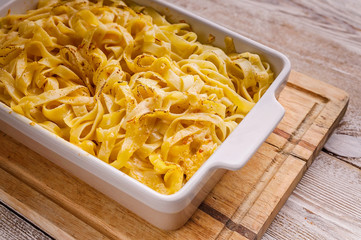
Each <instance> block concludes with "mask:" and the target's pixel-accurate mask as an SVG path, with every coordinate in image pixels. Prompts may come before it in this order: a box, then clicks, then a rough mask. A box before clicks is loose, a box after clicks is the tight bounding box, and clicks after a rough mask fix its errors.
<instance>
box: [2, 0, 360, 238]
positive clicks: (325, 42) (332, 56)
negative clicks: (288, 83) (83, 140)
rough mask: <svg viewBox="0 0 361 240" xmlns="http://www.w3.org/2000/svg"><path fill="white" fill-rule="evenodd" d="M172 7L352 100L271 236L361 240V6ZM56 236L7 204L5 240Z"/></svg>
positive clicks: (273, 1) (217, 0) (245, 1)
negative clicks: (273, 52) (283, 58)
mask: <svg viewBox="0 0 361 240" xmlns="http://www.w3.org/2000/svg"><path fill="white" fill-rule="evenodd" d="M168 1H169V2H172V3H174V4H177V5H179V6H181V7H183V8H186V9H188V10H189V11H192V12H194V13H196V14H198V15H200V16H202V17H205V18H208V19H210V20H212V21H215V22H217V23H219V24H221V25H224V26H226V27H228V28H230V29H232V30H234V31H236V32H239V33H241V34H242V35H245V36H247V37H250V38H252V39H254V40H256V41H259V42H261V43H263V44H265V45H268V46H270V47H272V48H275V49H277V50H279V51H281V52H283V53H284V54H286V55H287V56H288V57H289V58H290V60H291V62H292V68H293V69H294V70H296V71H299V72H301V73H304V74H307V75H309V76H311V77H313V78H317V79H320V80H323V81H325V82H328V83H330V84H333V85H335V86H337V87H339V88H341V89H344V90H345V91H347V92H348V93H349V94H350V104H349V107H348V110H347V112H346V115H345V117H344V118H343V120H342V121H341V123H340V125H339V126H338V127H337V129H336V130H335V132H334V134H333V135H332V137H331V138H330V139H329V141H328V142H327V143H326V145H325V147H324V149H323V151H322V152H321V153H320V155H319V156H318V157H317V158H316V160H315V161H314V163H313V164H312V166H311V167H310V168H309V170H308V171H307V173H306V174H305V176H304V177H303V179H302V180H301V182H300V183H299V184H298V186H297V188H296V189H295V191H294V192H293V194H292V195H291V197H290V198H289V200H288V201H287V202H286V204H285V205H284V207H283V208H282V210H281V211H280V213H279V214H278V215H277V217H276V218H275V220H274V221H273V223H272V224H271V226H270V227H269V229H268V230H267V232H266V233H265V235H264V237H263V238H264V239H361V66H360V63H361V61H360V59H361V14H360V12H361V1H358V0H345V1H337V0H328V1H325V0H319V1H315V0H308V1H305V0H301V1H295V0H291V1H290V0H260V1H251V0H197V1H194V0H181V1H180V0H168ZM44 230H45V231H44ZM49 238H50V236H48V235H47V234H46V229H43V230H41V229H39V228H37V227H36V226H35V225H33V224H32V223H31V222H29V221H27V220H26V219H24V218H22V217H21V216H20V215H19V214H18V213H16V212H14V211H12V210H10V209H9V208H8V207H7V206H6V205H4V204H1V203H0V239H49Z"/></svg>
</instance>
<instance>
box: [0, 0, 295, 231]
mask: <svg viewBox="0 0 361 240" xmlns="http://www.w3.org/2000/svg"><path fill="white" fill-rule="evenodd" d="M134 2H136V3H138V4H140V5H143V6H150V7H153V8H154V9H156V10H157V11H159V12H161V13H162V14H164V15H165V16H167V19H168V20H169V21H170V22H179V21H186V22H187V23H189V24H190V25H191V26H192V29H193V31H194V32H196V33H197V34H198V36H199V40H200V42H203V43H205V42H206V39H207V38H208V36H209V34H212V35H213V36H215V41H214V43H213V45H216V46H218V47H221V48H222V47H224V38H225V37H226V36H230V37H232V38H233V40H234V43H235V46H236V50H237V52H245V51H249V52H253V53H257V54H260V55H261V56H262V57H263V58H264V59H265V60H266V61H268V62H269V63H270V64H271V67H272V70H273V71H274V73H275V76H276V78H275V81H274V82H273V83H272V85H271V86H270V88H269V89H268V90H267V92H266V93H265V94H264V95H263V97H262V98H261V99H260V101H259V102H258V103H257V104H256V105H255V107H254V108H253V109H252V110H251V111H250V112H249V114H248V115H247V116H246V118H245V119H244V120H243V121H242V122H241V123H240V124H239V126H238V127H237V128H236V129H235V130H234V131H233V132H232V133H231V135H230V136H229V137H228V138H227V139H226V141H225V142H224V143H223V144H222V145H221V146H220V147H219V148H218V149H217V150H216V151H215V153H214V154H213V155H212V156H211V157H210V158H209V159H208V160H207V161H206V162H205V163H204V164H203V165H202V166H201V168H200V169H199V170H198V171H197V172H196V173H195V174H194V176H193V177H192V178H191V179H190V180H189V181H188V182H187V183H186V184H185V186H184V187H183V188H182V189H181V190H180V191H179V192H177V193H175V194H172V195H162V194H160V193H157V192H155V191H154V190H152V189H150V188H148V187H147V186H145V185H143V184H141V183H139V182H138V181H136V180H134V179H133V178H131V177H129V176H127V175H126V174H124V173H122V172H121V171H119V170H117V169H115V168H113V167H111V166H110V165H108V164H106V163H104V162H103V161H101V160H99V159H97V158H96V157H94V156H91V155H90V154H88V153H86V152H84V151H83V150H81V149H80V148H78V147H76V146H75V145H73V144H71V143H69V142H67V141H65V140H64V139H62V138H60V137H58V136H56V135H54V134H52V133H50V132H48V131H47V130H45V129H44V128H42V127H41V126H39V125H37V124H33V123H31V121H30V120H29V119H27V118H25V117H24V116H22V115H19V114H17V113H15V112H13V111H12V110H11V109H10V108H9V107H7V106H6V105H5V104H3V103H0V130H1V131H3V132H5V133H6V134H8V135H9V136H11V137H13V138H14V139H17V140H18V141H20V142H21V143H23V144H24V145H26V146H27V147H29V148H30V149H32V150H34V151H36V152H38V153H39V154H41V155H43V156H44V157H46V158H47V159H49V160H50V161H52V162H54V163H55V164H57V165H59V166H60V167H62V168H63V169H65V170H66V171H68V172H70V173H72V174H73V175H74V176H76V177H78V178H80V179H81V180H83V181H84V182H86V183H88V184H89V185H90V186H92V187H94V188H95V189H97V190H99V191H100V192H102V193H104V194H106V195H107V196H109V197H110V198H112V199H114V200H116V201H117V202H119V203H120V204H121V205H123V206H124V207H126V208H128V209H129V210H131V211H133V212H134V213H136V214H137V215H139V216H140V217H142V218H144V219H145V220H147V221H148V222H149V223H151V224H153V225H155V226H157V227H159V228H161V229H164V230H172V229H177V228H179V227H181V226H182V225H183V224H184V223H185V222H186V221H187V220H188V219H189V218H190V217H191V215H192V214H193V212H194V211H195V210H196V209H197V207H198V206H199V204H200V203H201V202H202V201H203V200H204V198H205V197H206V195H207V194H208V193H209V191H210V190H211V189H212V188H213V187H214V185H215V184H216V183H217V182H218V180H219V179H220V178H221V177H222V175H223V173H224V172H225V171H226V170H227V169H228V170H237V169H240V168H241V167H242V166H243V165H244V164H245V163H246V162H247V161H248V160H249V159H250V158H251V156H252V155H253V154H254V153H255V152H256V150H257V149H258V148H259V146H260V145H261V144H262V143H263V142H264V141H265V139H266V138H267V137H268V135H269V134H270V133H271V132H272V131H273V129H274V128H275V127H276V126H277V124H278V123H279V121H280V120H281V119H282V117H283V115H284V109H283V107H282V106H281V105H280V104H279V103H278V101H277V100H276V97H278V95H279V93H280V91H281V90H282V89H283V87H284V85H285V83H286V81H287V78H288V75H289V73H290V69H291V66H290V62H289V60H288V59H287V58H286V57H285V56H284V55H283V54H281V53H279V52H277V51H275V50H273V49H271V48H269V47H266V46H264V45H262V44H260V43H257V42H255V41H253V40H250V39H248V38H246V37H244V36H241V35H239V34H237V33H234V32H232V31H230V30H228V29H226V28H224V27H222V26H219V25H217V24H215V23H212V22H210V21H208V20H206V19H203V18H201V17H198V16H196V15H194V14H192V13H190V12H188V11H186V10H183V9H181V8H179V7H177V6H175V5H171V4H169V3H166V2H162V1H158V0H152V1H150V0H136V1H134ZM0 4H1V7H0V16H4V15H6V14H7V12H8V10H9V9H11V13H22V12H25V11H26V10H28V9H33V8H35V7H36V4H37V1H26V0H12V1H6V0H0Z"/></svg>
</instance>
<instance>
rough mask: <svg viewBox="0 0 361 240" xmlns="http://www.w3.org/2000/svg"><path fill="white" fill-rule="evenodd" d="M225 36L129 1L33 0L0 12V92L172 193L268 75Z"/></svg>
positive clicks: (14, 105) (55, 129)
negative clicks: (209, 36)
mask: <svg viewBox="0 0 361 240" xmlns="http://www.w3.org/2000/svg"><path fill="white" fill-rule="evenodd" d="M226 45H227V46H228V47H227V50H225V51H224V50H222V49H220V48H217V47H214V46H211V45H207V44H202V43H200V42H198V41H197V35H196V33H194V32H192V30H191V27H190V26H189V25H188V24H187V23H184V22H179V23H174V24H171V23H169V22H168V21H167V20H166V19H165V17H164V16H162V15H160V14H159V13H157V12H156V11H155V10H153V9H151V8H147V7H143V6H139V5H136V4H133V3H128V4H125V3H124V2H122V1H120V0H118V1H117V0H113V1H111V0H104V1H101V0H100V1H88V0H76V1H61V0H40V1H39V3H38V8H37V9H36V10H30V11H28V12H27V13H25V14H19V15H11V14H10V13H9V14H8V15H7V16H5V17H3V18H0V101H1V102H3V103H4V104H6V105H7V106H9V107H10V108H11V109H12V110H13V111H15V112H17V113H19V114H21V115H24V116H25V117H27V118H29V119H30V120H31V121H33V122H34V123H37V124H39V125H41V126H42V127H44V128H46V129H47V130H49V131H51V132H52V133H54V134H56V135H57V136H59V137H61V138H63V139H65V140H67V141H69V142H71V143H72V144H75V145H76V146H78V147H80V148H81V149H83V150H84V151H86V152H88V153H89V154H91V155H94V156H96V157H97V158H99V159H100V160H102V161H104V162H106V163H108V164H110V165H111V166H113V167H115V168H117V169H119V170H121V171H122V172H124V173H126V174H127V175H129V176H130V177H132V178H134V179H136V180H138V181H139V182H141V183H143V184H145V185H147V186H148V187H150V188H152V189H154V190H155V191H157V192H159V193H162V194H173V193H175V192H177V191H178V190H179V189H181V188H182V186H183V185H184V184H185V183H186V182H187V181H188V180H189V179H190V178H191V177H192V176H193V175H194V173H195V172H196V171H197V170H198V169H199V168H200V166H201V165H202V164H203V163H204V161H206V160H207V159H208V158H209V157H210V156H211V155H212V153H213V152H214V151H215V150H216V148H217V147H218V146H219V145H220V144H221V143H222V142H223V141H224V140H225V139H226V138H227V136H228V135H229V134H230V133H231V132H232V131H233V129H235V127H236V126H237V125H238V124H239V123H240V122H241V121H242V119H243V118H244V117H245V116H246V114H247V113H248V112H249V111H250V110H251V109H252V107H253V106H254V105H255V103H256V102H257V101H258V100H259V99H260V98H261V96H262V95H263V94H264V92H265V91H266V90H267V88H268V87H269V85H270V84H271V83H272V81H273V73H272V71H271V69H270V66H269V64H268V63H267V62H264V61H262V59H261V58H260V56H259V55H257V54H253V53H249V52H244V53H236V52H235V50H234V46H233V43H232V39H230V38H226ZM240 151H241V150H240Z"/></svg>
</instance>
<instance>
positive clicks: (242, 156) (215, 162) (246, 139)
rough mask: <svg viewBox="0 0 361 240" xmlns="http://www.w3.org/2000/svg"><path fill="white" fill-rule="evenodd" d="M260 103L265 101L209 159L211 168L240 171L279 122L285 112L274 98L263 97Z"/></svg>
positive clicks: (270, 96) (257, 105) (254, 109)
mask: <svg viewBox="0 0 361 240" xmlns="http://www.w3.org/2000/svg"><path fill="white" fill-rule="evenodd" d="M261 101H267V104H262V105H261V104H256V106H255V107H254V108H253V109H252V110H251V112H249V114H248V115H247V117H246V118H245V119H244V120H243V121H242V124H240V125H239V126H238V127H237V128H236V129H235V130H234V131H233V132H232V133H231V134H230V136H229V137H228V138H227V139H226V140H225V142H224V143H226V142H227V144H224V146H222V148H219V149H218V150H216V152H215V153H214V154H213V155H212V157H211V158H210V159H209V160H210V164H211V165H212V168H224V169H228V170H238V169H240V168H241V167H242V166H243V165H244V164H245V163H246V162H247V161H248V160H249V159H250V158H251V157H252V155H253V154H254V153H255V152H256V150H257V149H258V148H259V147H260V145H261V144H262V143H263V142H264V141H265V140H266V138H267V137H268V136H269V135H270V134H271V132H272V131H273V129H274V128H275V127H276V126H277V125H278V123H279V122H280V121H281V119H282V117H283V116H284V113H285V110H284V108H283V107H282V106H281V104H280V103H279V102H278V101H277V100H276V98H275V96H274V95H273V94H268V95H267V96H266V95H265V96H263V97H262V98H261ZM259 103H260V102H259ZM256 108H258V109H256Z"/></svg>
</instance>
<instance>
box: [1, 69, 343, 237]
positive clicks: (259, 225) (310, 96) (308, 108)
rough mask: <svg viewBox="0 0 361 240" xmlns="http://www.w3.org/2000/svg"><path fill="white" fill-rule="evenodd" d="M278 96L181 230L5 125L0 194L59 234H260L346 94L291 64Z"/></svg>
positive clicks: (315, 151)
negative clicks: (250, 152)
mask: <svg viewBox="0 0 361 240" xmlns="http://www.w3.org/2000/svg"><path fill="white" fill-rule="evenodd" d="M279 101H280V102H281V104H282V105H283V106H284V107H285V109H286V114H285V117H284V118H283V120H282V122H281V123H280V124H279V125H278V126H277V128H276V129H275V130H274V131H273V133H272V134H271V135H270V136H269V138H268V139H267V140H266V142H265V143H264V144H263V145H262V146H261V148H260V149H259V150H258V152H257V153H256V154H255V155H254V156H253V157H252V159H251V160H250V161H249V162H248V163H247V164H246V166H245V167H243V168H242V169H240V170H238V171H234V172H232V171H229V172H227V173H226V174H225V175H224V177H223V178H222V179H221V181H220V182H219V183H218V184H217V185H216V187H215V188H214V189H213V190H212V192H211V193H210V194H209V195H208V197H207V198H206V199H205V200H204V202H203V203H202V204H201V205H200V206H199V209H198V210H197V211H196V212H195V213H194V215H193V216H192V217H191V219H190V220H189V221H188V222H187V223H186V225H185V226H183V227H182V228H180V229H179V230H176V231H162V230H159V229H157V228H155V227H153V226H152V225H150V224H148V223H147V222H145V221H144V220H142V219H141V218H139V217H137V216H136V215H134V214H133V213H131V212H130V211H128V210H127V209H125V208H123V207H122V206H121V205H119V204H118V203H116V202H115V201H113V200H111V199H109V198H108V197H106V196H104V195H103V194H102V193H99V192H98V191H96V190H94V189H93V188H91V187H90V186H88V185H87V184H85V183H83V182H82V181H80V180H78V179H77V178H75V177H73V176H72V175H70V174H69V173H67V172H65V171H63V170H62V169H60V168H59V167H57V166H55V165H54V164H53V163H51V162H50V161H48V160H47V159H45V158H43V157H41V156H39V155H38V154H36V153H35V152H33V151H32V150H30V149H28V148H26V147H25V146H23V145H22V144H21V143H19V142H17V141H15V140H13V139H11V138H10V137H8V136H7V135H5V134H4V133H2V132H0V143H1V144H0V201H2V202H4V203H5V204H6V205H8V206H10V207H11V208H13V209H14V210H16V211H18V212H19V213H21V214H22V215H23V216H24V217H26V218H27V219H29V220H30V221H31V222H33V223H34V224H36V225H37V226H39V227H40V228H41V229H43V230H44V231H46V232H47V233H48V234H50V235H51V236H53V237H54V238H56V239H144V238H146V239H260V238H261V237H262V235H263V233H264V232H265V231H266V229H267V227H268V226H269V225H270V223H271V222H272V220H273V218H274V217H275V216H276V214H277V213H278V211H279V210H280V209H281V207H282V206H283V204H284V203H285V201H286V200H287V198H288V197H289V195H290V194H291V192H292V190H293V189H294V188H295V186H296V185H297V183H298V182H299V181H300V179H301V178H302V176H303V174H304V173H305V171H306V170H307V168H308V167H309V166H310V164H311V163H312V161H313V159H314V158H315V157H316V156H317V154H318V153H319V151H320V150H321V149H322V147H323V145H324V143H325V141H326V140H327V138H328V136H329V135H330V133H331V132H332V130H333V129H334V128H335V126H336V125H337V123H338V122H339V121H340V119H341V117H342V116H343V115H344V113H345V111H346V107H347V103H348V94H347V93H345V92H344V91H342V90H340V89H338V88H335V87H333V86H331V85H328V84H326V83H324V82H321V81H318V80H315V79H312V78H310V77H307V76H305V75H303V74H300V73H297V72H292V73H291V76H290V79H289V81H288V83H287V86H286V87H285V89H284V90H283V91H282V93H281V95H280V97H279ZM265 121H266V119H265Z"/></svg>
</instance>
